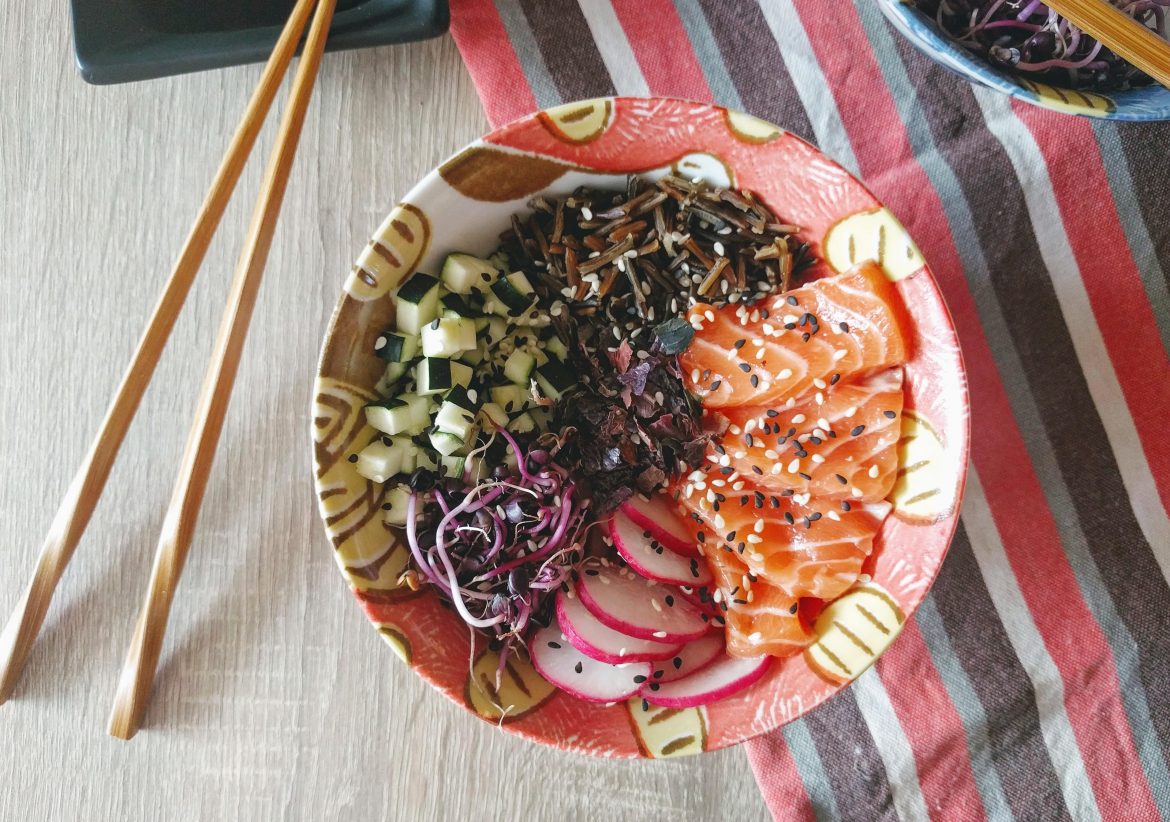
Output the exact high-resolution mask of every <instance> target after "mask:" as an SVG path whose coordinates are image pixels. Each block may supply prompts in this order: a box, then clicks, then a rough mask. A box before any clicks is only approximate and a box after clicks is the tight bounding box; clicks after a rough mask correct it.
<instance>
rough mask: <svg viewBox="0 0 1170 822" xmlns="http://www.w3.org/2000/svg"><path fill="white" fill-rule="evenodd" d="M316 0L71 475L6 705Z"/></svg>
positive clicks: (1, 661) (16, 617) (6, 641)
mask: <svg viewBox="0 0 1170 822" xmlns="http://www.w3.org/2000/svg"><path fill="white" fill-rule="evenodd" d="M315 4H316V0H298V2H297V5H296V7H295V8H294V9H293V11H292V14H291V15H290V16H289V19H288V22H287V23H286V24H285V26H284V30H283V31H282V32H281V34H280V38H279V39H278V40H277V41H276V46H275V48H274V49H273V51H272V56H271V57H270V58H269V59H268V64H267V65H266V66H265V67H264V73H263V74H262V75H261V77H260V83H259V85H257V87H256V91H255V92H253V94H252V99H251V100H250V101H249V102H248V108H247V109H246V111H245V112H244V117H243V119H242V120H241V121H240V125H239V126H238V127H237V129H236V133H235V134H234V135H233V137H232V141H231V144H230V145H229V146H228V150H227V153H226V154H225V155H224V158H223V162H222V163H221V164H220V166H219V170H218V171H216V173H215V179H214V181H213V182H212V184H211V188H210V189H209V190H208V192H207V196H206V198H205V199H204V200H203V205H202V206H201V207H200V209H199V216H198V218H197V219H196V220H195V225H194V226H193V227H192V229H191V233H190V234H189V235H187V241H186V243H185V244H184V245H183V250H182V251H181V252H180V254H179V258H178V260H177V261H176V262H175V267H174V269H173V270H172V271H171V275H170V278H169V279H168V280H167V283H166V286H165V287H164V288H163V292H162V294H161V295H160V296H159V300H158V303H157V304H156V305H155V308H154V313H153V314H152V315H151V318H150V322H149V323H148V325H147V327H146V331H145V333H144V334H143V335H142V339H141V340H140V341H139V343H138V348H137V350H136V351H135V352H134V357H133V359H132V360H131V361H130V366H129V367H128V368H127V369H126V374H125V376H123V377H122V383H121V385H119V386H118V391H117V393H116V394H115V395H114V399H113V401H112V402H111V403H110V407H109V409H108V410H107V411H106V417H105V419H104V420H103V421H102V425H101V428H100V429H99V430H98V433H97V436H96V437H94V440H93V442H92V444H91V445H90V447H89V453H88V454H86V457H85V460H84V461H83V462H82V463H81V465H80V466H79V467H78V469H77V473H76V474H75V475H74V477H73V480H72V482H70V484H69V489H68V491H66V492H65V497H64V499H62V500H61V505H60V507H59V508H58V509H57V514H56V516H54V517H53V523H52V525H50V526H49V532H48V534H47V535H46V536H45V541H44V543H43V544H42V546H41V552H40V556H39V558H38V559H37V565H36V569H35V571H34V572H33V575H32V579H31V580H30V581H29V584H28V587H27V588H26V589H25V591H24V595H23V596H22V597H21V599H20V602H19V603H18V604H17V606H16V609H15V610H14V612H13V614H12V617H11V618H10V619H9V621H8V624H7V625H6V626H5V628H4V632H3V633H2V634H0V705H2V704H3V703H4V702H6V701H7V700H8V698H9V697H11V696H12V692H13V690H14V689H15V688H16V683H17V681H18V680H19V678H20V674H21V671H22V670H23V669H24V665H25V662H26V661H27V659H28V655H29V652H30V651H31V650H32V647H33V644H34V643H35V642H36V639H37V634H38V633H39V632H40V629H41V625H42V623H43V622H44V620H45V614H46V613H47V612H48V610H49V604H50V603H51V602H52V599H53V592H54V591H55V590H56V588H57V583H58V582H60V580H61V575H62V574H63V573H64V572H65V566H67V565H68V564H69V560H70V559H72V557H73V551H74V549H76V548H77V543H78V542H79V541H80V540H81V535H82V534H83V533H84V532H85V528H86V526H87V525H88V524H89V520H90V517H91V516H92V515H93V511H94V508H95V507H96V506H97V501H98V499H99V498H100V497H101V494H102V490H103V489H104V488H105V485H106V480H107V478H108V477H109V475H110V469H111V468H112V467H113V465H114V459H115V458H116V457H117V455H118V449H119V448H120V447H121V445H122V440H123V439H124V438H125V436H126V431H127V429H129V427H130V422H131V421H132V420H133V419H134V414H135V412H137V410H138V404H139V401H140V400H141V399H142V395H143V394H144V393H145V391H146V386H147V385H148V384H149V383H150V379H151V377H152V376H153V375H154V369H155V366H157V365H158V361H159V358H160V357H161V356H162V352H163V348H165V347H166V343H167V339H168V337H170V334H171V329H172V328H173V327H174V325H175V320H176V318H177V317H178V316H179V312H180V311H181V310H182V308H183V303H184V301H185V300H186V299H187V293H188V292H189V291H190V290H191V284H192V283H193V282H194V281H195V275H196V274H197V273H198V272H199V266H200V265H201V264H202V263H203V258H204V255H205V254H206V253H207V247H208V246H209V245H210V243H211V238H212V236H213V235H214V234H215V230H216V228H217V227H218V226H219V221H220V218H221V217H223V212H224V209H225V208H226V207H227V203H228V200H229V199H231V195H232V191H233V190H234V189H235V187H236V183H237V182H238V181H239V179H240V172H241V171H242V170H243V168H244V164H245V163H246V162H247V159H248V155H249V154H250V153H251V151H252V146H253V145H254V144H255V142H256V136H257V135H258V134H259V133H260V128H261V127H262V126H263V125H264V120H265V118H266V117H267V116H268V110H269V108H270V107H271V106H272V101H273V99H274V98H275V97H276V92H277V90H279V88H280V84H281V83H282V82H283V80H284V75H285V72H286V71H287V69H288V65H289V62H290V61H291V60H292V57H293V54H295V53H296V49H297V44H298V43H299V42H300V39H301V34H302V32H303V31H304V29H305V24H306V23H308V20H309V14H310V13H311V12H312V11H313V6H314V5H315Z"/></svg>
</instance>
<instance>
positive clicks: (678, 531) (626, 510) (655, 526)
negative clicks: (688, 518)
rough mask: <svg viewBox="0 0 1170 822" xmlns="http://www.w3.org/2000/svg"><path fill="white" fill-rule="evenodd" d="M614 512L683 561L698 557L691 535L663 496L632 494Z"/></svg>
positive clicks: (693, 537) (673, 507)
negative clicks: (685, 558) (686, 558)
mask: <svg viewBox="0 0 1170 822" xmlns="http://www.w3.org/2000/svg"><path fill="white" fill-rule="evenodd" d="M618 510H620V511H621V512H622V513H623V514H625V515H626V516H627V517H629V518H630V519H632V520H633V521H634V524H636V525H638V526H639V527H641V528H643V529H644V530H646V531H649V532H650V534H651V536H652V537H654V539H656V540H658V541H659V542H661V543H662V544H663V545H665V546H666V547H667V548H669V549H670V550H672V551H674V552H675V553H676V554H682V555H683V556H684V557H697V556H698V555H699V548H698V546H697V545H696V544H695V536H694V534H692V533H691V532H690V531H689V530H688V529H687V525H686V523H685V522H683V519H682V514H680V513H679V512H678V509H677V508H675V505H674V502H673V501H672V500H671V499H670V497H669V496H667V495H666V494H655V495H654V496H652V497H650V499H644V498H643V497H642V495H641V494H634V496H632V497H630V498H629V499H628V500H626V501H625V502H623V503H622V505H621V508H620V509H618Z"/></svg>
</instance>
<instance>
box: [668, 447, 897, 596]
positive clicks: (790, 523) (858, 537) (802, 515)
mask: <svg viewBox="0 0 1170 822" xmlns="http://www.w3.org/2000/svg"><path fill="white" fill-rule="evenodd" d="M678 495H679V496H678V499H679V503H680V505H681V506H682V508H683V509H684V510H685V511H687V512H688V514H689V515H690V517H691V519H692V520H693V521H694V522H696V523H697V524H698V525H699V526H700V527H699V529H698V533H697V534H696V536H697V537H698V539H699V543H700V544H701V545H702V549H703V554H704V556H705V557H706V558H707V560H708V564H709V565H710V566H711V570H712V573H716V574H717V573H718V566H719V563H720V562H721V561H723V556H722V555H734V557H735V559H736V561H737V562H739V563H741V564H742V565H744V566H746V567H747V569H748V570H749V571H751V572H752V573H753V574H754V575H755V576H756V577H758V578H760V579H761V580H764V581H765V582H768V583H770V584H772V585H775V586H776V587H777V588H779V589H780V590H781V591H783V592H784V593H785V594H787V595H788V596H790V597H793V598H796V599H799V598H801V597H816V598H817V599H825V600H829V599H834V598H836V597H838V596H840V595H841V594H843V593H844V592H845V591H846V590H847V589H848V588H849V586H851V585H852V584H853V583H854V582H856V581H857V577H858V575H859V574H860V573H861V566H862V563H863V562H865V558H866V557H868V556H869V554H870V552H871V551H872V550H873V538H874V535H876V534H877V531H878V528H879V527H880V526H881V524H882V520H884V519H885V517H886V515H887V514H888V513H889V511H890V504H889V503H887V502H873V503H860V502H850V501H849V500H824V499H810V498H809V497H808V496H807V495H804V494H799V495H798V494H792V495H790V496H784V495H783V493H779V494H767V493H764V492H763V491H762V490H760V489H758V488H755V487H754V486H753V485H752V484H751V480H750V479H749V478H744V477H739V476H737V475H736V474H734V473H732V474H729V475H724V474H722V473H720V472H719V470H716V469H715V468H714V467H713V466H712V467H709V468H706V469H703V470H700V471H694V472H692V473H691V474H690V475H688V477H687V478H686V479H685V480H683V481H682V482H681V483H680V484H679V488H678ZM716 506H718V508H716Z"/></svg>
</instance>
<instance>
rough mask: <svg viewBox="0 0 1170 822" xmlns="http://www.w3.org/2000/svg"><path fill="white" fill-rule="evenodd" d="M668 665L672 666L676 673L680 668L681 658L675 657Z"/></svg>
mask: <svg viewBox="0 0 1170 822" xmlns="http://www.w3.org/2000/svg"><path fill="white" fill-rule="evenodd" d="M670 664H671V665H673V666H674V669H675V670H676V671H677V670H678V669H679V668H681V667H682V657H681V656H676V657H675V658H674V659H672V660H670Z"/></svg>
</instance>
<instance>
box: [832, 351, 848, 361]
mask: <svg viewBox="0 0 1170 822" xmlns="http://www.w3.org/2000/svg"><path fill="white" fill-rule="evenodd" d="M848 353H849V352H848V351H846V350H845V349H844V348H838V349H837V350H836V351H834V352H833V362H837V361H838V360H841V359H844V358H845V355H846V354H848Z"/></svg>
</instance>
